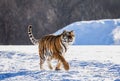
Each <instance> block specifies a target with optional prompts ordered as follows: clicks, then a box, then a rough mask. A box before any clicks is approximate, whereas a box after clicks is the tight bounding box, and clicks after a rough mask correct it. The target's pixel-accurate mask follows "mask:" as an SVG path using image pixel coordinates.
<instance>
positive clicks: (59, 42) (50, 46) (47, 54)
mask: <svg viewBox="0 0 120 81" xmlns="http://www.w3.org/2000/svg"><path fill="white" fill-rule="evenodd" d="M28 35H29V38H30V40H31V42H32V43H33V44H38V45H39V56H40V69H44V68H43V64H44V62H45V61H47V63H48V67H49V68H50V69H53V67H52V65H51V60H52V59H56V60H58V63H57V66H56V70H59V69H60V67H61V64H62V65H63V67H64V69H65V70H69V64H68V62H67V61H66V60H65V58H64V54H65V52H66V51H67V48H68V45H70V44H72V42H73V41H74V33H73V31H63V33H61V34H59V35H46V36H44V37H42V38H41V39H39V40H38V39H35V38H34V36H33V34H32V26H31V25H29V26H28Z"/></svg>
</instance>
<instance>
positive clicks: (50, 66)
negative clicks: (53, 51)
mask: <svg viewBox="0 0 120 81" xmlns="http://www.w3.org/2000/svg"><path fill="white" fill-rule="evenodd" d="M51 60H52V58H50V57H49V58H48V59H47V63H48V67H49V68H50V69H51V70H52V69H53V67H52V65H51Z"/></svg>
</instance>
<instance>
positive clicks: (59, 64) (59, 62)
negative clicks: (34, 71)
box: [55, 60, 61, 70]
mask: <svg viewBox="0 0 120 81" xmlns="http://www.w3.org/2000/svg"><path fill="white" fill-rule="evenodd" d="M60 66H61V61H60V60H58V63H57V66H56V68H55V70H60Z"/></svg>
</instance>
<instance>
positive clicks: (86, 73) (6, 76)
mask: <svg viewBox="0 0 120 81" xmlns="http://www.w3.org/2000/svg"><path fill="white" fill-rule="evenodd" d="M119 48H120V46H70V48H69V50H68V52H67V53H66V56H65V58H66V60H67V61H68V62H69V64H70V70H69V71H64V70H63V69H62V70H61V71H54V70H49V69H48V68H47V65H46V64H45V66H44V67H45V69H46V70H40V69H39V56H38V49H37V46H0V81H120V50H119ZM52 64H53V66H55V64H56V62H54V61H53V63H52Z"/></svg>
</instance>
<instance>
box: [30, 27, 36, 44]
mask: <svg viewBox="0 0 120 81" xmlns="http://www.w3.org/2000/svg"><path fill="white" fill-rule="evenodd" d="M28 35H29V38H30V40H31V42H32V43H33V44H34V45H37V44H38V40H37V39H35V38H34V36H33V33H32V25H29V26H28Z"/></svg>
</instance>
